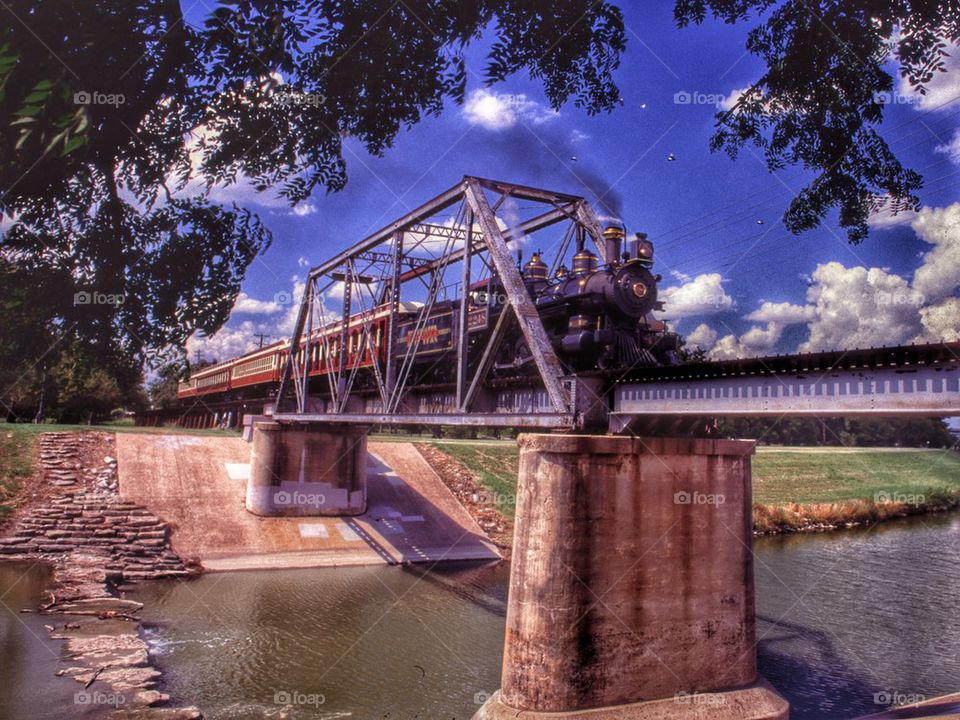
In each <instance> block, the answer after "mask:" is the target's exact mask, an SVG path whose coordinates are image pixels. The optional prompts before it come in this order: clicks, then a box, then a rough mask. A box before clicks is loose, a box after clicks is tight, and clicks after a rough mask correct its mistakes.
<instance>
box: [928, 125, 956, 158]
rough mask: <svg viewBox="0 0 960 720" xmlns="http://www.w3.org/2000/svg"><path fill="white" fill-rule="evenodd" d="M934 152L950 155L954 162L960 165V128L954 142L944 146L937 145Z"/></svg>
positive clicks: (954, 134) (954, 136) (954, 135)
mask: <svg viewBox="0 0 960 720" xmlns="http://www.w3.org/2000/svg"><path fill="white" fill-rule="evenodd" d="M934 151H935V152H938V153H942V154H944V155H949V156H950V160H951V161H952V162H954V163H956V164H957V165H960V128H958V129H957V130H955V131H954V133H953V140H951V141H950V142H948V143H945V144H943V145H937V146H936V147H935V148H934Z"/></svg>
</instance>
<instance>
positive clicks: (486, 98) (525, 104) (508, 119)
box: [462, 88, 559, 130]
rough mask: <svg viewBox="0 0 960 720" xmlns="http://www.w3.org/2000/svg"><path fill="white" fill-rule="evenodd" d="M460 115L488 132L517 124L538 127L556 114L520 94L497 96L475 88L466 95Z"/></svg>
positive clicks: (488, 91)
mask: <svg viewBox="0 0 960 720" xmlns="http://www.w3.org/2000/svg"><path fill="white" fill-rule="evenodd" d="M462 114H463V116H464V118H466V120H467V122H468V123H470V124H471V125H480V126H481V127H483V128H485V129H487V130H506V129H507V128H510V127H513V126H514V125H516V124H517V123H518V122H530V123H533V124H535V125H539V124H540V123H544V122H547V121H549V120H552V119H554V118H555V117H557V116H558V115H559V113H558V112H556V111H555V110H551V109H550V108H548V107H546V106H544V105H541V104H540V103H538V102H537V101H536V100H531V99H530V98H528V97H527V96H526V95H524V94H523V93H517V94H512V93H498V92H495V91H491V90H487V89H486V88H478V89H476V90H474V91H473V92H471V93H470V94H469V95H468V96H467V99H466V102H465V103H464V106H463V110H462Z"/></svg>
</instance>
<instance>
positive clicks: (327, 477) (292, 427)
mask: <svg viewBox="0 0 960 720" xmlns="http://www.w3.org/2000/svg"><path fill="white" fill-rule="evenodd" d="M367 430H368V428H366V427H357V426H333V425H317V424H295V423H278V422H255V423H254V424H253V438H252V446H251V453H250V479H249V480H248V482H247V498H246V508H247V510H248V511H249V512H251V513H253V514H254V515H265V516H278V515H284V516H285V515H304V516H307V515H360V514H362V513H364V512H365V511H366V509H367Z"/></svg>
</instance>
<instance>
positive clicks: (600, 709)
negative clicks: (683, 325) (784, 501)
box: [474, 435, 789, 720]
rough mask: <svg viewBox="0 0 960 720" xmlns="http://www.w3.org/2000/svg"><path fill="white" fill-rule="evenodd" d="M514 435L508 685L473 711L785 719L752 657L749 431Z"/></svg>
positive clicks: (488, 714) (593, 719)
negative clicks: (741, 434) (671, 435)
mask: <svg viewBox="0 0 960 720" xmlns="http://www.w3.org/2000/svg"><path fill="white" fill-rule="evenodd" d="M519 444H520V448H521V450H520V478H519V486H518V495H517V510H516V525H515V536H514V554H513V564H512V568H511V577H510V595H509V601H508V610H507V629H506V641H505V646H504V660H503V677H502V688H501V690H500V692H499V693H497V694H496V695H495V696H493V697H492V698H491V699H490V700H489V701H488V702H487V703H486V704H485V705H484V706H483V707H482V708H481V709H480V711H479V712H478V713H477V714H476V715H475V716H474V718H475V720H499V718H507V717H516V715H517V713H518V712H520V711H522V717H524V718H530V719H531V720H532V719H534V718H544V719H545V718H553V717H557V718H561V717H562V718H581V717H582V718H585V719H586V718H589V719H590V720H613V719H614V718H617V719H620V718H622V719H624V720H627V719H628V718H629V719H634V718H636V719H638V720H639V719H644V720H646V719H647V718H650V719H652V718H661V717H663V718H666V717H670V718H691V719H692V718H701V717H711V718H731V719H732V718H743V719H746V718H751V719H752V720H766V719H774V718H775V719H778V720H779V719H781V718H786V717H788V713H789V707H788V705H787V703H786V701H784V700H783V699H782V698H780V697H779V696H778V695H777V694H776V693H775V691H773V690H772V688H770V687H769V686H768V685H766V684H764V683H762V681H760V680H759V679H758V677H757V669H756V649H755V617H754V591H753V556H752V551H751V548H752V537H753V535H752V517H751V486H750V482H751V476H750V456H751V455H752V454H753V451H754V443H753V442H752V441H738V440H702V439H691V438H680V439H668V438H628V437H603V436H576V435H525V436H522V437H521V439H520V441H519ZM724 708H725V709H724Z"/></svg>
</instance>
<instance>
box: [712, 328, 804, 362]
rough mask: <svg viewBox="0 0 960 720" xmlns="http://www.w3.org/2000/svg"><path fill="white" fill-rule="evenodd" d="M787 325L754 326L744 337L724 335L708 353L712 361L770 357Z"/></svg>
mask: <svg viewBox="0 0 960 720" xmlns="http://www.w3.org/2000/svg"><path fill="white" fill-rule="evenodd" d="M784 327H785V325H781V324H780V323H777V322H773V321H770V322H768V323H767V324H766V325H765V326H759V325H754V326H753V327H751V328H750V329H749V330H747V331H746V332H745V333H743V335H741V336H740V337H737V336H736V335H733V334H730V335H724V336H723V337H722V338H720V339H719V340H717V342H716V344H715V345H714V346H713V348H712V349H711V350H710V351H709V352H708V353H707V357H709V358H710V359H712V360H730V359H733V358H743V357H759V356H762V355H770V354H772V353H773V352H774V348H775V347H776V345H777V343H778V342H779V341H780V337H781V336H782V335H783V329H784Z"/></svg>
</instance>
